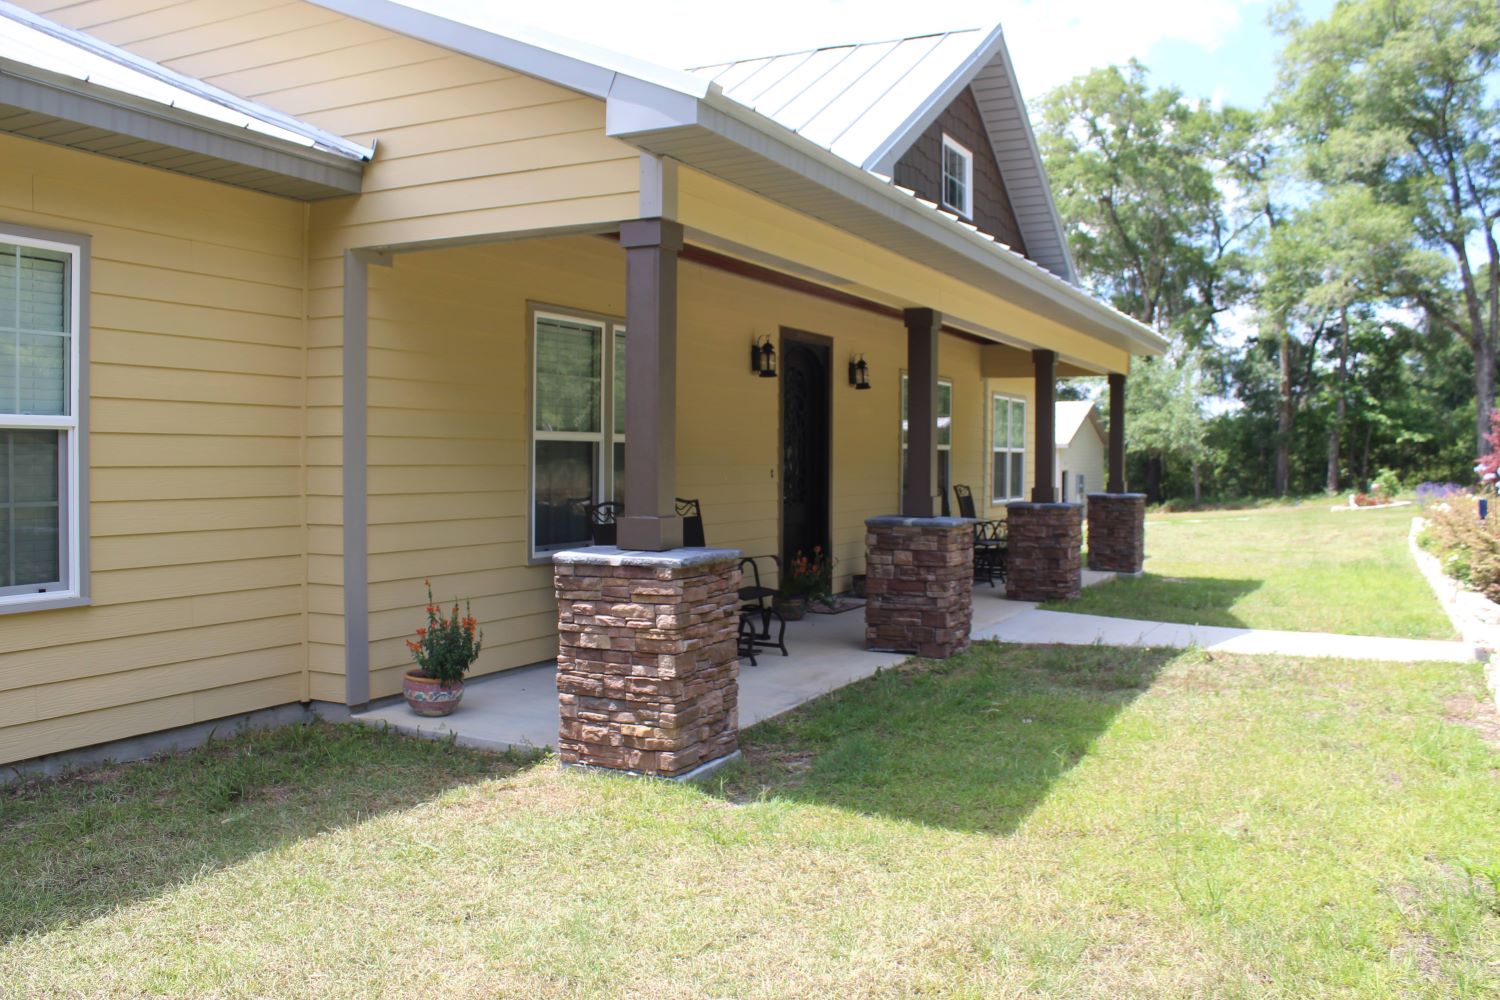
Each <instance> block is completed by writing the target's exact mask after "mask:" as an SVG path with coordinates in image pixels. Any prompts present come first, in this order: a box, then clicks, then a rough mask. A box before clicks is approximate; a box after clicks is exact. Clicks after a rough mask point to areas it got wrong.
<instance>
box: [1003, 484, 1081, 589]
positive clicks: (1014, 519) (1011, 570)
mask: <svg viewBox="0 0 1500 1000" xmlns="http://www.w3.org/2000/svg"><path fill="white" fill-rule="evenodd" d="M1005 517H1006V521H1005V524H1006V538H1007V543H1006V544H1007V549H1006V557H1005V558H1006V563H1005V566H1006V579H1005V596H1006V597H1008V598H1010V599H1011V600H1013V601H1065V600H1070V599H1072V598H1074V597H1077V596H1078V595H1079V594H1080V593H1081V592H1082V591H1083V555H1082V549H1083V508H1082V507H1080V506H1079V505H1078V504H1076V503H1013V504H1009V505H1008V506H1007V507H1006V513H1005Z"/></svg>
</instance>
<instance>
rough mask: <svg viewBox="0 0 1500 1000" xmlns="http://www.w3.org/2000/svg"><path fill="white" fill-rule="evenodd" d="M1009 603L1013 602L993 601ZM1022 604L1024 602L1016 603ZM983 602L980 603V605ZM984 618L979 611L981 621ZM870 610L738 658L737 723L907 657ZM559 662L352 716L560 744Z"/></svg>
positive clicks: (816, 623)
mask: <svg viewBox="0 0 1500 1000" xmlns="http://www.w3.org/2000/svg"><path fill="white" fill-rule="evenodd" d="M990 603H992V604H995V605H1008V604H1010V603H1011V602H1006V601H996V602H990ZM1016 609H1017V610H1023V611H1024V610H1025V609H1026V605H1017V606H1016ZM987 610H988V611H990V613H989V614H987V615H986V616H984V618H983V622H984V624H985V625H994V624H997V623H998V622H999V621H1001V620H1003V618H1004V617H1005V616H1006V615H1007V614H1010V613H1014V612H1013V611H1011V610H1009V609H1008V608H998V607H996V608H993V609H990V608H987ZM977 611H978V608H977V607H976V612H977ZM979 621H980V619H979V618H978V617H977V616H976V625H977V624H979ZM864 640H865V616H864V612H863V610H861V609H855V610H851V611H846V612H844V613H843V614H838V615H814V614H810V615H808V616H807V617H806V618H805V619H803V620H802V621H800V622H790V623H788V625H787V648H788V650H789V651H790V653H791V655H790V656H782V655H781V654H780V653H779V652H777V651H775V650H770V651H767V652H764V653H762V654H760V655H758V656H757V659H758V660H759V663H758V664H757V665H756V666H753V667H752V666H750V664H749V662H748V661H745V660H741V661H740V726H741V727H742V728H743V727H745V726H752V725H754V724H755V723H757V722H760V721H761V720H762V719H768V718H770V717H771V716H774V715H780V714H781V713H783V712H787V711H790V710H791V709H794V708H796V707H797V706H798V705H801V704H803V703H805V702H809V701H811V700H813V699H814V698H817V697H819V696H820V695H824V694H827V693H828V692H829V691H833V690H836V689H838V688H841V687H843V686H844V685H846V684H850V683H853V682H854V681H857V680H860V679H862V678H865V677H868V676H870V675H871V674H873V673H875V671H877V670H879V669H881V668H882V667H891V666H895V665H896V664H898V663H903V662H905V661H906V660H907V659H908V657H907V655H906V654H904V653H871V652H869V651H867V650H866V649H865V648H864ZM556 678H557V667H556V665H555V664H553V663H551V662H547V663H538V664H535V665H534V666H529V667H519V668H517V669H514V670H507V671H504V672H503V673H498V674H491V675H489V676H487V677H480V678H478V679H476V680H472V681H469V682H468V684H466V685H465V686H464V700H463V704H462V705H461V706H460V707H459V709H458V711H456V712H454V713H453V714H452V715H450V716H448V717H446V718H441V719H429V718H423V717H421V716H419V715H415V714H413V713H412V711H411V710H410V709H409V708H407V707H406V703H405V702H404V701H402V700H401V699H400V698H399V697H398V698H390V699H385V700H383V701H382V702H381V703H380V704H378V705H376V706H375V707H373V708H371V709H369V710H368V711H365V712H359V713H356V714H355V715H354V716H352V718H353V719H354V720H355V721H356V722H362V723H364V724H365V725H370V726H391V727H392V728H394V729H396V730H398V731H399V732H403V733H407V734H409V735H412V736H424V737H427V738H429V739H448V738H450V737H451V738H453V739H455V740H456V741H457V742H458V743H459V745H460V746H467V747H474V748H476V749H481V750H507V749H511V748H517V749H538V748H541V747H555V746H556V745H557V730H558V715H557V686H556Z"/></svg>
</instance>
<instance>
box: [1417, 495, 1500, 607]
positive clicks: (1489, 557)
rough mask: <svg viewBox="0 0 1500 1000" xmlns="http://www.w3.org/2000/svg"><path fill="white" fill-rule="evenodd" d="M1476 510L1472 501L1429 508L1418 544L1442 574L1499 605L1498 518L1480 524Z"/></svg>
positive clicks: (1454, 501)
mask: <svg viewBox="0 0 1500 1000" xmlns="http://www.w3.org/2000/svg"><path fill="white" fill-rule="evenodd" d="M1492 506H1495V505H1494V504H1492ZM1478 508H1479V502H1478V501H1477V500H1476V499H1474V498H1473V497H1453V498H1452V499H1450V500H1447V501H1445V502H1443V503H1437V504H1433V505H1432V506H1430V507H1428V508H1427V511H1426V516H1427V527H1426V528H1425V529H1423V532H1422V537H1421V538H1420V539H1419V541H1420V542H1421V544H1422V547H1423V548H1425V549H1427V550H1428V551H1430V552H1432V553H1433V554H1434V555H1436V556H1437V557H1438V558H1439V559H1440V560H1441V561H1442V564H1443V571H1444V572H1445V573H1447V574H1448V575H1449V576H1451V577H1453V578H1454V579H1455V580H1461V581H1463V582H1464V583H1467V584H1468V585H1469V586H1471V587H1473V588H1474V589H1475V590H1477V591H1479V592H1480V593H1482V594H1484V596H1485V597H1488V598H1489V599H1490V600H1492V601H1496V602H1500V520H1497V517H1500V514H1497V516H1494V517H1489V518H1486V519H1485V520H1483V521H1481V520H1480V519H1479V509H1478Z"/></svg>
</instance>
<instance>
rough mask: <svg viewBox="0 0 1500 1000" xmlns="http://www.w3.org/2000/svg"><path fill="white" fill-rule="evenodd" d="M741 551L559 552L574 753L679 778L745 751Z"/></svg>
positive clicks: (569, 755)
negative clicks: (739, 645)
mask: <svg viewBox="0 0 1500 1000" xmlns="http://www.w3.org/2000/svg"><path fill="white" fill-rule="evenodd" d="M739 560H740V553H739V552H737V551H735V550H734V549H673V550H670V551H667V552H632V551H627V550H621V549H617V548H615V547H613V546H595V547H592V548H586V549H575V550H573V551H569V552H559V553H558V554H557V555H555V556H554V557H553V566H554V570H555V573H556V576H555V583H556V588H557V629H558V652H557V698H558V706H559V711H560V715H561V726H560V729H559V733H558V754H559V756H560V757H561V758H562V762H563V763H564V764H567V765H577V766H582V767H591V768H608V769H611V770H616V771H629V772H634V773H640V774H647V775H653V776H657V777H664V778H671V777H678V776H681V775H685V774H687V773H688V772H693V771H697V770H698V769H700V768H702V767H703V766H704V765H706V764H708V763H710V762H712V761H715V760H717V759H719V758H722V757H728V756H730V755H731V754H734V753H736V752H737V751H738V749H739V669H740V665H739V656H738V653H737V649H736V645H735V635H736V632H737V627H738V623H739V617H738V607H739V596H738V591H739V584H740V571H739Z"/></svg>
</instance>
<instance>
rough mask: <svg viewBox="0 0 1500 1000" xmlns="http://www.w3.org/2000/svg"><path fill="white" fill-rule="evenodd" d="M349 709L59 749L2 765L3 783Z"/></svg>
mask: <svg viewBox="0 0 1500 1000" xmlns="http://www.w3.org/2000/svg"><path fill="white" fill-rule="evenodd" d="M349 717H350V716H349V708H348V706H347V705H340V704H338V703H336V702H331V701H312V702H306V703H302V702H291V703H289V704H286V705H275V706H273V707H271V708H262V709H259V710H257V711H254V712H241V713H239V714H237V715H226V716H224V717H223V718H219V719H210V720H208V721H206V722H194V723H191V724H190V725H186V726H177V727H176V728H174V729H163V730H160V731H158V732H154V733H144V734H142V735H140V736H125V737H122V738H120V739H117V740H108V741H106V742H104V743H95V744H94V745H92V746H87V747H79V748H78V749H76V750H59V751H58V752H57V753H49V754H43V755H42V756H40V757H31V758H28V759H26V760H18V761H13V762H11V763H8V764H0V785H5V784H9V783H11V782H15V781H20V780H23V779H25V778H38V777H54V776H56V775H59V774H66V773H67V772H69V771H76V770H78V769H80V768H86V767H94V766H97V765H100V764H124V763H128V762H130V761H137V760H145V759H146V758H148V757H155V756H157V755H158V754H167V753H180V752H181V751H184V750H194V749H197V748H198V747H201V746H204V745H206V744H207V743H208V742H209V741H210V740H211V739H214V738H215V737H219V738H228V737H230V736H234V735H236V734H238V733H242V732H246V731H248V730H256V729H275V728H277V727H279V726H290V725H294V724H296V723H299V722H312V721H314V720H318V719H321V720H324V721H327V722H345V721H347V720H348V719H349Z"/></svg>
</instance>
